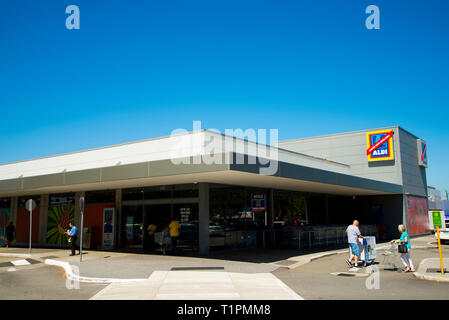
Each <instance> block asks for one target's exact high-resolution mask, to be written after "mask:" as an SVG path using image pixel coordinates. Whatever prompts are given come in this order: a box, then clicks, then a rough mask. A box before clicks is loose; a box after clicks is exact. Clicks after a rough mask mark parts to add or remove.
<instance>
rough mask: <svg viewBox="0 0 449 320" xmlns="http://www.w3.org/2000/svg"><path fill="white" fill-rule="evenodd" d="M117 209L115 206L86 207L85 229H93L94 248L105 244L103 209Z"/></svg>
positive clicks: (98, 205)
mask: <svg viewBox="0 0 449 320" xmlns="http://www.w3.org/2000/svg"><path fill="white" fill-rule="evenodd" d="M105 208H115V204H89V205H86V207H85V213H84V227H85V228H88V227H90V228H92V229H91V230H92V235H91V240H92V248H95V247H97V246H101V245H102V243H103V232H102V230H103V209H105Z"/></svg>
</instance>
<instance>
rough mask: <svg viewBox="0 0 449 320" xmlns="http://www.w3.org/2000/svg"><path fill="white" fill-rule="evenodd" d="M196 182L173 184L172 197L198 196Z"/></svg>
mask: <svg viewBox="0 0 449 320" xmlns="http://www.w3.org/2000/svg"><path fill="white" fill-rule="evenodd" d="M198 196H199V193H198V184H182V185H175V186H173V198H198Z"/></svg>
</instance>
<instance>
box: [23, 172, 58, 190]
mask: <svg viewBox="0 0 449 320" xmlns="http://www.w3.org/2000/svg"><path fill="white" fill-rule="evenodd" d="M63 185H64V173H56V174H47V175H44V176H37V177H27V178H24V179H23V189H37V188H45V187H52V186H63Z"/></svg>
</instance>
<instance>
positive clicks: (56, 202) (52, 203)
mask: <svg viewBox="0 0 449 320" xmlns="http://www.w3.org/2000/svg"><path fill="white" fill-rule="evenodd" d="M72 205H75V194H74V193H61V194H52V195H50V199H49V203H48V206H49V207H61V206H72Z"/></svg>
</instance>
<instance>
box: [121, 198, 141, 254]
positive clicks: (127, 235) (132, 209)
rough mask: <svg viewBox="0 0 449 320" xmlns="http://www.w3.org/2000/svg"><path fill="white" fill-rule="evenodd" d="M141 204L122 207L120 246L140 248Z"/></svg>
mask: <svg viewBox="0 0 449 320" xmlns="http://www.w3.org/2000/svg"><path fill="white" fill-rule="evenodd" d="M142 245H143V206H123V207H122V246H123V247H125V248H142Z"/></svg>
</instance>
